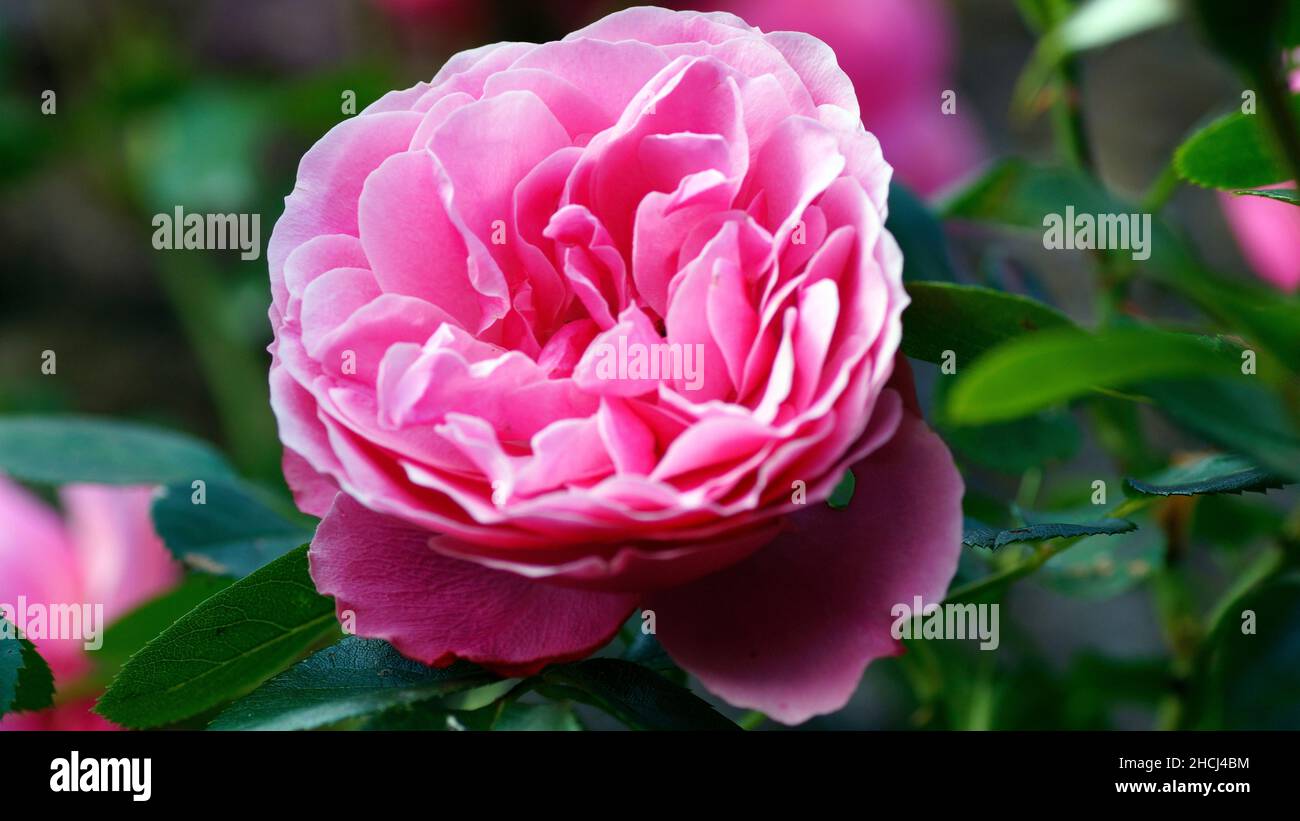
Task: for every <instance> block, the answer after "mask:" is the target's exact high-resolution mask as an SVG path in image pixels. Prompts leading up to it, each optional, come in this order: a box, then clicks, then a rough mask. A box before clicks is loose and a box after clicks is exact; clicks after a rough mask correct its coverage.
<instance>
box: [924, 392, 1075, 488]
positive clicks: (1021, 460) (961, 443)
mask: <svg viewBox="0 0 1300 821" xmlns="http://www.w3.org/2000/svg"><path fill="white" fill-rule="evenodd" d="M952 382H953V380H952V379H950V378H948V377H944V376H941V377H939V379H938V381H936V383H935V388H934V398H933V408H934V411H933V413H932V418H931V423H932V424H933V425H934V427H935V430H936V431H938V433H939V435H940V436H942V437H943V439H944V441H945V442H947V443H948V446H949V447H951V448H952V449H953V450H955V451H956V452H957V453H959V454H960V455H961V456H962V457H963V458H964V459H965V460H967V461H969V462H973V463H975V464H977V465H981V466H983V467H987V468H992V469H993V470H998V471H1002V472H1004V473H1013V474H1020V473H1023V472H1024V471H1026V470H1028V469H1029V468H1032V467H1040V466H1042V465H1045V464H1047V463H1048V462H1065V461H1068V460H1069V459H1071V458H1073V457H1074V455H1075V454H1076V453H1078V451H1079V445H1080V442H1081V440H1082V436H1081V434H1080V432H1079V426H1078V424H1076V423H1075V421H1074V417H1073V416H1072V415H1070V414H1069V413H1067V412H1064V411H1044V412H1042V413H1038V414H1034V415H1033V416H1026V417H1023V418H1021V419H1016V420H1014V421H1011V422H996V423H994V424H991V425H966V426H954V425H951V424H949V422H948V420H947V418H946V417H945V415H944V411H945V409H946V407H947V397H948V391H949V387H950V386H951V385H952Z"/></svg>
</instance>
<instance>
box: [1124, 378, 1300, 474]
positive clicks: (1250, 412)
mask: <svg viewBox="0 0 1300 821" xmlns="http://www.w3.org/2000/svg"><path fill="white" fill-rule="evenodd" d="M1249 379H1250V378H1247V379H1242V378H1236V379H1226V378H1221V379H1183V380H1162V381H1159V382H1147V383H1143V384H1142V385H1141V386H1140V390H1141V391H1142V392H1143V393H1144V394H1146V395H1147V396H1150V397H1151V398H1153V399H1154V400H1155V401H1156V403H1157V405H1158V406H1159V409H1160V412H1161V413H1162V414H1163V415H1164V416H1166V417H1167V418H1168V419H1169V420H1170V421H1171V422H1173V423H1174V424H1175V425H1177V426H1178V427H1180V428H1183V429H1184V430H1187V431H1191V432H1192V433H1195V434H1196V435H1198V436H1200V437H1202V438H1204V439H1205V440H1206V441H1208V442H1210V443H1212V444H1214V445H1218V446H1219V447H1221V448H1223V449H1225V450H1229V451H1233V452H1235V453H1238V454H1240V455H1242V456H1244V457H1248V458H1250V459H1252V460H1254V461H1255V462H1256V463H1257V464H1259V465H1260V466H1261V467H1264V468H1267V469H1268V470H1270V471H1272V472H1273V473H1275V474H1277V475H1278V476H1283V477H1287V478H1290V479H1300V432H1297V430H1296V426H1295V422H1294V421H1293V419H1292V417H1291V416H1290V415H1289V413H1288V411H1287V409H1286V407H1285V406H1284V405H1283V403H1282V402H1281V401H1280V400H1279V398H1278V397H1277V396H1275V395H1274V394H1272V393H1270V392H1269V391H1267V390H1265V389H1264V387H1263V386H1262V385H1260V384H1258V383H1253V382H1251V381H1249Z"/></svg>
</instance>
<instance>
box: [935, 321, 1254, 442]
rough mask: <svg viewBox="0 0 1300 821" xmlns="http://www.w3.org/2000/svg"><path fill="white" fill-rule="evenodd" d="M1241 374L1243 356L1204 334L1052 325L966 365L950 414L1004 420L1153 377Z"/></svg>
mask: <svg viewBox="0 0 1300 821" xmlns="http://www.w3.org/2000/svg"><path fill="white" fill-rule="evenodd" d="M1234 373H1235V374H1237V375H1240V361H1239V360H1237V359H1236V358H1234V357H1232V356H1231V355H1227V354H1225V353H1224V352H1223V351H1222V350H1221V349H1220V347H1219V346H1218V345H1216V344H1215V343H1214V342H1213V341H1211V340H1207V339H1205V338H1203V337H1196V336H1191V335H1186V334H1173V333H1165V332H1163V331H1157V330H1153V329H1149V328H1139V327H1129V328H1117V329H1114V330H1110V331H1106V332H1103V333H1101V334H1097V335H1093V334H1086V333H1082V332H1079V331H1074V330H1069V329H1066V330H1054V331H1044V332H1042V333H1039V334H1035V335H1033V336H1029V337H1024V338H1022V339H1015V340H1012V341H1010V342H1007V343H1005V344H1004V345H1002V346H1000V347H999V348H997V349H995V350H993V351H990V352H989V353H988V354H986V355H985V356H983V357H981V358H980V359H978V360H977V361H976V362H975V363H974V364H972V365H970V366H968V367H967V368H966V370H965V371H964V372H963V371H961V370H959V371H958V376H957V384H956V385H954V386H953V388H952V393H951V395H950V397H949V402H948V413H947V418H948V419H949V420H950V421H951V422H952V423H953V424H955V425H967V424H986V423H989V422H1000V421H1005V420H1008V419H1015V418H1018V417H1021V416H1026V415H1028V414H1031V413H1035V412H1037V411H1040V410H1043V409H1045V408H1048V407H1051V406H1053V405H1056V404H1059V403H1062V402H1067V401H1069V400H1072V399H1077V398H1078V397H1080V396H1083V395H1085V394H1087V393H1089V392H1091V391H1094V390H1099V389H1116V388H1123V387H1126V386H1128V385H1132V384H1133V383H1136V382H1140V381H1143V380H1146V379H1157V378H1164V377H1169V378H1173V377H1185V376H1214V375H1223V376H1228V375H1231V374H1234Z"/></svg>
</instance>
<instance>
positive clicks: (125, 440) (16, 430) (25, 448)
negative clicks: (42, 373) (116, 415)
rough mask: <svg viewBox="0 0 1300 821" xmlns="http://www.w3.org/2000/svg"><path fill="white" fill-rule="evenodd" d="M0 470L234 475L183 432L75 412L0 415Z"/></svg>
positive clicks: (58, 478) (185, 478)
mask: <svg viewBox="0 0 1300 821" xmlns="http://www.w3.org/2000/svg"><path fill="white" fill-rule="evenodd" d="M0 470H3V471H4V472H5V473H8V474H9V475H11V476H14V477H16V478H18V479H26V480H28V481H32V482H47V483H50V484H63V483H66V482H96V483H99V484H113V485H132V484H165V483H169V482H191V481H193V480H195V479H205V480H212V479H220V478H225V477H229V476H231V475H232V471H231V469H230V466H229V465H228V464H226V461H225V459H223V458H222V457H221V455H220V454H219V453H217V452H216V451H215V450H214V449H213V448H212V447H210V446H209V445H207V444H206V443H204V442H200V441H198V440H196V439H192V438H190V437H188V436H185V435H184V434H180V433H176V432H173V431H169V430H162V429H159V428H152V427H147V426H145V425H137V424H134V423H131V422H121V421H117V420H113V419H96V418H91V417H79V416H42V417H35V416H10V417H4V418H0Z"/></svg>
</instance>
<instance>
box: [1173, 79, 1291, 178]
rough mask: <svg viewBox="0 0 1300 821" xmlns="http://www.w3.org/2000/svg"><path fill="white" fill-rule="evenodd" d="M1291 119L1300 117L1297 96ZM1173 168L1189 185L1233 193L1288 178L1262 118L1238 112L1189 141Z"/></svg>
mask: <svg viewBox="0 0 1300 821" xmlns="http://www.w3.org/2000/svg"><path fill="white" fill-rule="evenodd" d="M1291 115H1292V116H1293V117H1296V116H1300V96H1293V97H1292V98H1291ZM1174 167H1175V168H1176V169H1177V171H1178V175H1179V176H1180V177H1182V178H1183V179H1185V180H1187V181H1188V182H1191V183H1195V184H1196V185H1200V186H1204V187H1206V188H1222V189H1228V190H1234V191H1235V190H1239V189H1243V188H1258V187H1260V186H1262V185H1273V184H1274V183H1279V182H1283V181H1285V180H1288V179H1290V178H1291V172H1290V171H1289V170H1287V166H1286V163H1285V162H1284V161H1283V159H1282V158H1281V157H1280V156H1278V153H1277V151H1276V150H1275V149H1274V147H1273V141H1272V137H1271V136H1270V134H1269V131H1268V126H1267V124H1266V121H1265V119H1264V117H1262V116H1260V115H1259V114H1243V113H1241V112H1239V111H1238V112H1236V113H1233V114H1229V115H1227V116H1226V117H1221V118H1220V119H1218V120H1215V121H1214V122H1212V123H1210V124H1209V125H1207V126H1205V127H1204V128H1202V129H1200V130H1199V131H1197V132H1196V133H1195V134H1193V135H1192V136H1191V137H1188V138H1187V140H1186V141H1185V142H1183V144H1182V145H1180V146H1179V147H1178V150H1177V151H1176V152H1175V153H1174Z"/></svg>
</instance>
